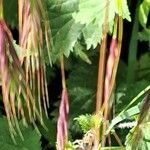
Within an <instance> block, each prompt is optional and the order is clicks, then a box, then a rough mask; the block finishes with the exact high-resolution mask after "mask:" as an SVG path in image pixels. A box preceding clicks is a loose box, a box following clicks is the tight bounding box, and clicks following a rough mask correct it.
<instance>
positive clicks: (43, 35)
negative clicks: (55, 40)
mask: <svg viewBox="0 0 150 150" xmlns="http://www.w3.org/2000/svg"><path fill="white" fill-rule="evenodd" d="M18 4H19V43H20V46H21V51H22V52H23V53H24V51H25V54H26V56H25V57H20V61H21V63H22V65H23V67H24V70H25V78H26V83H27V84H29V85H30V88H31V89H32V93H33V97H34V100H35V101H34V106H33V113H34V109H35V108H36V106H37V108H38V110H39V113H40V118H41V122H42V106H44V110H45V113H46V115H47V107H49V102H48V92H47V81H46V74H45V61H44V54H45V53H47V55H48V56H49V58H50V54H49V39H48V38H49V31H50V28H49V26H48V23H47V21H46V13H45V10H44V6H43V1H41V0H36V1H35V0H33V1H30V0H18ZM26 92H27V95H28V91H26ZM41 99H42V100H43V101H41ZM28 108H31V105H30V103H28ZM30 115H31V112H30ZM34 117H35V118H36V116H35V115H34Z"/></svg>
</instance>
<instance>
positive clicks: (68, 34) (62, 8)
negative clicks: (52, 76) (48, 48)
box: [49, 0, 83, 61]
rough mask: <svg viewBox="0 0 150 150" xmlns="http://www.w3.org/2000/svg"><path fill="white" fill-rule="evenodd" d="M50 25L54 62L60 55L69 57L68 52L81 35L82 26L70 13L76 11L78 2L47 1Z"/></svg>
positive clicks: (65, 0) (76, 0)
mask: <svg viewBox="0 0 150 150" xmlns="http://www.w3.org/2000/svg"><path fill="white" fill-rule="evenodd" d="M49 6H50V7H49V16H50V25H51V30H52V36H53V43H54V49H55V50H54V51H53V54H52V55H53V56H52V58H53V60H54V61H55V60H56V59H57V58H58V56H59V55H60V53H62V52H63V53H64V54H65V56H66V57H68V56H69V54H70V51H73V47H74V45H75V43H76V42H77V39H78V38H79V36H80V34H81V29H82V26H83V25H81V24H80V23H76V22H75V20H74V19H73V18H72V13H74V12H75V11H77V10H78V0H72V1H70V0H59V1H56V0H49Z"/></svg>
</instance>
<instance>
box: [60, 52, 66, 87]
mask: <svg viewBox="0 0 150 150" xmlns="http://www.w3.org/2000/svg"><path fill="white" fill-rule="evenodd" d="M60 67H61V78H62V88H63V89H66V79H65V67H64V56H63V54H62V55H61V56H60Z"/></svg>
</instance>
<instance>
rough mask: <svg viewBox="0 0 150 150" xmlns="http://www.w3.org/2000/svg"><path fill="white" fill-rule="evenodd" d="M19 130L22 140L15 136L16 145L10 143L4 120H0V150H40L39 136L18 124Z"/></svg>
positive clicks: (10, 139)
mask: <svg viewBox="0 0 150 150" xmlns="http://www.w3.org/2000/svg"><path fill="white" fill-rule="evenodd" d="M20 130H21V132H22V134H23V137H24V140H22V139H21V138H20V136H19V135H18V134H17V135H16V136H15V141H16V144H14V142H13V141H12V138H11V136H10V132H9V127H8V123H7V120H6V119H5V118H0V149H1V150H40V149H41V143H40V136H39V135H38V134H37V132H36V131H35V130H33V129H32V128H31V127H28V128H26V127H24V126H23V125H22V124H21V123H20Z"/></svg>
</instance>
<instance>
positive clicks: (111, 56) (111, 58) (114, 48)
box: [105, 37, 117, 100]
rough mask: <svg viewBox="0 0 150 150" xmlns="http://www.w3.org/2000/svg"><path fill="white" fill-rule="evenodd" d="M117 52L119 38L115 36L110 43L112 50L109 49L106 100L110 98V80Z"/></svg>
mask: <svg viewBox="0 0 150 150" xmlns="http://www.w3.org/2000/svg"><path fill="white" fill-rule="evenodd" d="M116 53H117V39H116V38H114V37H113V38H112V41H111V44H110V51H109V56H108V60H107V66H106V77H105V100H108V98H109V94H110V82H111V79H112V74H113V68H114V64H115V58H116Z"/></svg>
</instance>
